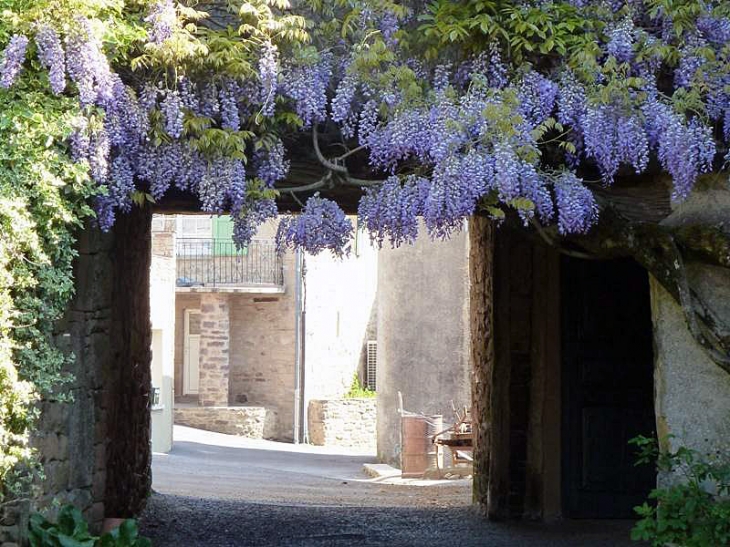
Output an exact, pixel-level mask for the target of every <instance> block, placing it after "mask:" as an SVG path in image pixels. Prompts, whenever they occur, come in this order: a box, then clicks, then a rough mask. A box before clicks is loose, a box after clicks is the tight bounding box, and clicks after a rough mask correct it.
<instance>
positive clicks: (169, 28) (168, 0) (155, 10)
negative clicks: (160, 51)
mask: <svg viewBox="0 0 730 547" xmlns="http://www.w3.org/2000/svg"><path fill="white" fill-rule="evenodd" d="M144 20H145V22H146V23H149V24H150V25H152V28H151V29H150V31H149V33H148V34H149V40H150V42H151V43H153V44H157V45H160V44H161V43H163V42H164V41H165V40H167V39H168V38H170V37H171V36H172V35H173V33H174V32H175V27H176V26H177V24H178V22H177V13H176V12H175V4H174V3H173V1H172V0H159V1H158V2H155V3H154V4H153V5H152V9H151V10H150V13H149V15H147V17H145V19H144Z"/></svg>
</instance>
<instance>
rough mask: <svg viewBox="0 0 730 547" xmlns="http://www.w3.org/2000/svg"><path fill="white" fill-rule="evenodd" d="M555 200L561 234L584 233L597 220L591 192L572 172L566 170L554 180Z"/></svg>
mask: <svg viewBox="0 0 730 547" xmlns="http://www.w3.org/2000/svg"><path fill="white" fill-rule="evenodd" d="M555 200H556V203H557V206H558V231H559V232H560V233H561V234H563V235H565V234H582V233H586V232H588V230H590V228H591V226H593V225H594V224H595V223H596V221H597V220H598V204H597V203H596V199H595V197H594V196H593V192H591V191H590V190H589V189H588V188H586V187H585V186H584V185H583V182H582V181H581V180H580V179H579V178H578V177H576V176H575V174H574V173H571V172H569V171H566V172H565V173H563V174H562V175H560V177H559V178H558V180H556V181H555Z"/></svg>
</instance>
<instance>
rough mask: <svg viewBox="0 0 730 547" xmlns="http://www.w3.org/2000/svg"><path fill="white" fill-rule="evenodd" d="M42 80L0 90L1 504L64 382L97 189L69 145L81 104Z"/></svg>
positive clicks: (17, 484)
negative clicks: (41, 413) (67, 333)
mask: <svg viewBox="0 0 730 547" xmlns="http://www.w3.org/2000/svg"><path fill="white" fill-rule="evenodd" d="M43 87H44V86H43V84H42V80H41V79H40V78H39V79H38V80H37V81H35V83H32V84H31V83H29V84H25V85H23V86H21V87H18V88H13V89H12V90H10V91H3V92H0V134H2V139H0V485H1V486H0V502H1V501H2V500H3V499H4V497H6V496H7V495H8V494H15V495H17V494H19V489H22V487H23V486H24V484H25V481H23V480H22V477H23V476H24V473H23V468H24V467H25V466H24V465H22V464H23V463H27V462H28V461H29V457H30V456H31V451H30V449H29V447H28V431H29V429H30V428H31V426H32V422H33V420H34V418H35V414H34V411H33V406H32V403H33V402H34V401H35V400H36V399H37V398H38V397H40V396H42V395H45V394H49V393H51V392H52V391H53V390H54V388H55V389H57V388H58V386H59V385H61V384H63V381H64V375H63V372H62V370H63V367H64V365H65V364H66V363H67V361H68V359H69V358H70V356H68V355H64V354H63V353H62V352H61V351H60V350H58V349H57V348H56V347H54V345H53V341H52V332H53V325H54V322H55V321H57V320H58V319H59V317H60V316H61V314H62V313H63V311H64V310H65V308H66V305H67V303H68V300H69V298H70V297H71V295H72V293H73V280H72V272H71V266H72V260H73V257H74V252H75V251H74V244H75V238H74V233H75V230H76V229H77V228H79V227H81V225H82V223H83V221H84V219H85V218H87V217H88V216H89V215H90V214H91V210H90V208H89V207H88V205H87V203H88V201H89V197H90V196H91V195H92V192H93V191H94V190H93V188H94V187H93V186H92V184H91V182H90V179H89V177H88V175H87V173H86V168H85V167H84V166H83V165H81V164H76V163H73V162H72V161H71V160H70V158H69V156H68V154H67V152H66V144H65V139H66V137H67V136H68V134H69V133H70V131H71V129H72V128H71V121H72V119H73V117H74V116H75V115H76V111H77V107H76V106H75V102H74V101H73V100H72V99H70V98H62V97H52V96H50V95H49V94H47V93H46V92H45V90H44V89H43Z"/></svg>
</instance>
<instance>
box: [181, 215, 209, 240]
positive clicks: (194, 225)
mask: <svg viewBox="0 0 730 547" xmlns="http://www.w3.org/2000/svg"><path fill="white" fill-rule="evenodd" d="M177 236H178V237H179V238H183V239H185V238H201V239H203V238H212V237H213V217H212V216H210V215H180V216H178V217H177Z"/></svg>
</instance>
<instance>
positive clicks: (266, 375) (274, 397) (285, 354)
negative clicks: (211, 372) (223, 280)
mask: <svg viewBox="0 0 730 547" xmlns="http://www.w3.org/2000/svg"><path fill="white" fill-rule="evenodd" d="M284 275H285V277H287V278H288V277H289V275H291V274H290V273H289V272H285V274H284ZM288 286H289V287H291V285H288ZM294 313H295V302H294V291H293V290H291V289H289V290H287V293H286V294H282V295H276V296H272V295H260V296H248V295H232V300H231V332H232V333H233V338H232V340H231V383H230V395H229V397H230V401H231V404H247V405H261V406H265V407H267V408H268V407H272V408H273V409H275V410H276V413H277V416H278V419H277V429H276V437H277V438H278V439H281V440H291V439H292V436H293V430H294V358H295V357H294V339H295V333H294Z"/></svg>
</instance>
